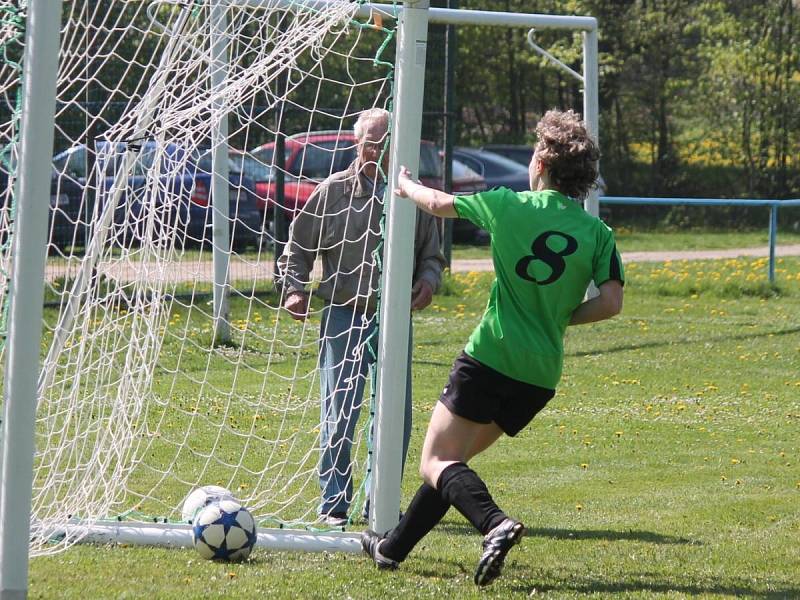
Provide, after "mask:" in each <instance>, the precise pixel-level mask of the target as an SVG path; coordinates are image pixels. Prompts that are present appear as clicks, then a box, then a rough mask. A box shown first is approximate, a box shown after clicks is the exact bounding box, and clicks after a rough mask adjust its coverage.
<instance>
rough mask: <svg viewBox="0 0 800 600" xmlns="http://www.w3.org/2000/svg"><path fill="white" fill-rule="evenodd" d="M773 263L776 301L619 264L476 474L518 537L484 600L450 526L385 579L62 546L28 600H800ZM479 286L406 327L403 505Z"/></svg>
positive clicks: (274, 561)
mask: <svg viewBox="0 0 800 600" xmlns="http://www.w3.org/2000/svg"><path fill="white" fill-rule="evenodd" d="M741 239H744V238H740V240H741ZM743 245H751V244H750V243H749V242H748V243H744V244H743ZM777 266H778V278H777V279H778V285H776V286H771V285H769V284H768V283H767V282H766V280H765V276H766V269H765V268H764V266H763V262H761V261H760V260H759V259H753V260H750V261H744V260H739V261H704V262H691V263H689V262H687V263H675V264H646V265H628V267H627V283H626V299H625V309H624V311H623V314H622V315H621V316H620V317H618V318H616V319H614V320H612V321H608V322H603V323H598V324H594V325H588V326H582V327H576V328H571V329H570V330H569V331H568V335H567V340H566V355H567V356H566V363H565V372H564V378H563V380H562V383H561V386H560V387H559V391H558V393H557V395H556V397H555V399H554V400H553V401H552V402H551V404H550V405H549V406H548V408H547V409H546V410H545V411H544V412H543V413H541V414H540V415H539V416H538V417H537V418H536V419H535V420H534V421H533V423H532V425H531V426H530V427H529V428H528V429H526V430H525V431H524V432H523V433H521V434H520V435H519V436H518V438H516V439H513V440H511V439H502V440H500V441H499V442H498V444H497V445H496V447H494V448H492V449H490V450H489V451H488V452H487V453H486V454H485V455H484V456H481V457H478V458H477V459H475V460H474V461H473V466H474V468H475V469H476V470H477V471H478V472H479V473H480V474H481V475H482V476H483V477H484V478H485V480H486V482H487V484H488V486H489V488H490V490H491V491H492V493H493V496H494V498H495V499H496V500H497V501H498V503H499V504H500V505H501V506H502V507H504V508H505V509H506V510H507V512H508V513H509V514H511V515H513V516H514V517H516V518H519V519H521V520H523V521H524V522H525V523H526V525H527V526H528V529H529V535H528V537H526V539H525V540H524V541H523V543H522V545H521V546H520V547H518V548H516V549H514V550H513V551H512V553H511V554H510V555H509V558H508V560H507V562H506V567H505V571H504V575H503V577H502V578H501V579H499V580H498V581H497V582H496V583H495V584H493V585H492V586H491V587H490V588H488V589H486V590H477V589H476V588H475V587H474V585H473V584H472V582H471V579H472V571H473V568H474V565H475V561H476V559H477V556H478V555H479V548H480V538H479V536H478V535H477V534H476V533H475V532H473V531H472V530H471V528H470V527H469V525H468V524H467V523H466V521H465V520H464V519H463V518H462V517H461V516H460V515H458V514H457V513H456V512H455V511H451V512H450V513H449V514H448V515H447V517H446V518H445V520H444V522H443V523H442V524H441V525H440V526H439V527H438V528H437V529H436V530H434V532H433V533H432V534H431V535H430V536H428V537H427V538H426V539H425V540H423V542H422V543H421V544H420V546H419V547H418V548H417V549H416V551H415V552H414V553H413V554H412V556H411V557H410V558H409V559H408V560H407V561H406V562H405V563H404V564H403V565H402V567H401V569H400V570H398V571H396V572H392V573H385V572H379V571H377V570H376V569H375V568H374V567H373V566H372V565H371V563H370V562H369V561H368V560H366V559H365V558H363V557H361V556H356V555H330V554H304V553H285V552H269V551H266V550H263V549H257V551H256V552H255V553H254V555H253V558H252V560H251V561H249V562H247V563H245V564H242V565H223V564H213V563H209V562H206V561H203V560H202V559H200V558H199V557H198V555H196V554H195V553H194V551H192V550H164V549H143V548H133V547H119V546H77V547H74V548H71V549H69V550H68V551H66V552H64V553H62V554H59V555H57V556H53V557H46V558H37V559H34V560H33V561H32V562H31V575H30V597H31V598H175V599H178V598H181V599H182V598H207V597H218V598H243V599H244V598H247V599H249V598H253V597H271V598H292V599H295V598H297V599H300V598H302V599H305V598H337V599H338V598H357V599H360V598H387V599H388V598H404V599H405V598H436V599H441V598H529V597H537V598H538V597H545V598H583V597H592V598H609V597H614V598H685V597H702V598H733V597H737V598H738V597H749V598H770V599H771V598H775V599H778V598H797V597H800V554H798V552H797V540H798V538H800V436H799V435H798V432H800V400H799V398H800V317H798V315H800V260H798V259H789V258H787V259H782V260H780V261H779V263H778V265H777ZM490 281H491V276H490V275H489V274H485V273H484V274H478V273H470V274H455V275H452V276H451V277H450V278H449V279H448V281H447V286H446V287H445V290H446V294H444V295H439V296H437V297H436V298H435V299H434V303H433V305H432V306H431V307H429V308H428V309H427V310H426V311H425V312H423V313H419V314H417V315H416V317H415V330H414V341H415V354H414V401H415V414H414V419H415V422H414V434H413V438H412V446H411V450H410V466H409V468H408V469H407V477H406V479H405V482H404V486H403V500H402V504H403V506H405V505H407V503H408V501H409V500H410V497H411V495H412V494H413V492H414V490H415V489H416V487H417V486H418V485H419V479H418V477H417V475H416V469H415V468H414V463H416V461H417V460H418V457H419V452H420V444H421V441H422V436H423V433H424V428H425V425H426V421H427V418H428V415H429V413H430V411H431V409H432V407H433V405H434V402H435V401H436V399H437V397H438V394H439V393H440V391H441V387H442V385H443V383H444V382H445V379H446V376H447V372H448V370H449V367H450V364H451V362H452V360H453V358H454V357H455V356H456V355H457V353H458V352H459V351H460V349H461V348H462V347H463V344H464V341H465V340H466V337H467V336H468V334H469V332H470V330H471V329H472V327H473V326H474V325H475V323H476V322H477V320H478V319H479V317H480V314H481V311H482V309H483V306H484V304H485V300H486V294H487V291H488V287H489V284H490ZM444 331H446V334H445V335H443V332H444ZM184 360H189V362H188V363H187V364H186V367H187V368H198V369H199V368H200V367H201V366H200V365H193V364H192V363H191V359H190V357H185V358H184ZM224 376H225V375H224V373H220V377H224ZM112 574H113V575H112Z"/></svg>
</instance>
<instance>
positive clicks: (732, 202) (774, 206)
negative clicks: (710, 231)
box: [600, 196, 800, 283]
mask: <svg viewBox="0 0 800 600" xmlns="http://www.w3.org/2000/svg"><path fill="white" fill-rule="evenodd" d="M600 204H601V205H603V204H622V205H647V206H657V205H662V206H665V205H668V206H743V207H750V208H754V207H759V206H764V207H769V280H770V283H772V282H774V281H775V244H776V241H777V237H778V209H780V208H790V207H798V206H800V199H798V200H761V199H722V198H634V197H626V196H601V197H600Z"/></svg>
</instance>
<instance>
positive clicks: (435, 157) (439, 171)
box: [419, 141, 444, 179]
mask: <svg viewBox="0 0 800 600" xmlns="http://www.w3.org/2000/svg"><path fill="white" fill-rule="evenodd" d="M419 176H420V177H425V178H428V179H441V178H442V177H443V176H444V173H443V168H442V159H441V158H440V154H439V148H437V147H436V144H432V143H430V142H424V141H423V142H422V143H421V144H420V146H419Z"/></svg>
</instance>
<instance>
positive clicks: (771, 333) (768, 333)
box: [564, 326, 800, 357]
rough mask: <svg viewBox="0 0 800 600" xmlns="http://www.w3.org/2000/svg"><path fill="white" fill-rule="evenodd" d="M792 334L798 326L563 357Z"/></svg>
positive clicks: (580, 352)
mask: <svg viewBox="0 0 800 600" xmlns="http://www.w3.org/2000/svg"><path fill="white" fill-rule="evenodd" d="M793 333H800V326H796V327H788V328H786V329H778V330H777V331H762V332H760V333H740V334H736V335H718V336H714V337H703V338H697V339H682V340H675V339H674V338H670V339H667V340H660V341H652V342H643V343H641V344H623V345H620V346H612V347H611V348H596V349H594V350H580V351H576V352H566V353H565V354H564V355H565V356H576V357H581V356H593V355H596V354H611V353H613V352H625V351H627V350H642V349H644V348H660V347H662V346H677V345H680V344H699V343H703V344H705V343H711V342H725V341H730V340H752V339H756V338H764V337H770V336H776V335H791V334H793Z"/></svg>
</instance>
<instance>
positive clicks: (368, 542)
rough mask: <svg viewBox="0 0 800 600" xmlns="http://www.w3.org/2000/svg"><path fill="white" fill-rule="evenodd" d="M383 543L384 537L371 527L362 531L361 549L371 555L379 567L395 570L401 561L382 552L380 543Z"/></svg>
mask: <svg viewBox="0 0 800 600" xmlns="http://www.w3.org/2000/svg"><path fill="white" fill-rule="evenodd" d="M382 543H383V538H382V537H381V536H379V535H378V534H377V533H375V532H374V531H372V530H371V529H366V530H364V531H363V532H362V533H361V549H362V550H363V551H364V554H366V555H367V556H369V557H370V558H371V559H372V562H374V563H375V566H377V567H378V568H379V569H390V570H394V569H396V568H397V567H399V566H400V563H398V562H397V561H396V560H392V559H391V558H388V557H386V556H384V555H383V554H381V552H380V545H381V544H382Z"/></svg>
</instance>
